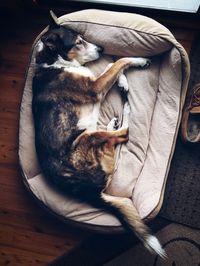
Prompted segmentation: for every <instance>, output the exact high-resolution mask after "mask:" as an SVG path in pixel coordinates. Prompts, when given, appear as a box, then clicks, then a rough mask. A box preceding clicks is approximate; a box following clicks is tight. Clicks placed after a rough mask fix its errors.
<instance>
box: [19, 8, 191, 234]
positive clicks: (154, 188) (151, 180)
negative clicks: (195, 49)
mask: <svg viewBox="0 0 200 266" xmlns="http://www.w3.org/2000/svg"><path fill="white" fill-rule="evenodd" d="M59 23H61V24H63V25H66V27H69V28H71V29H73V30H75V31H77V32H79V33H80V34H82V35H83V37H84V38H85V39H86V40H87V41H89V42H92V43H95V44H97V45H100V46H102V47H104V55H103V56H102V57H101V58H100V59H99V60H97V61H96V62H93V63H91V64H90V65H89V67H90V68H91V69H92V70H93V71H94V72H95V73H96V74H97V75H98V74H100V73H102V71H103V70H104V69H105V68H106V66H107V65H108V64H109V63H110V62H113V61H115V60H116V59H117V58H119V57H122V56H135V57H138V56H139V57H150V58H151V60H152V64H151V66H150V67H149V68H146V69H133V68H131V69H129V70H128V71H127V72H126V76H127V79H128V84H129V93H128V101H129V103H130V105H131V113H130V119H129V141H128V143H126V144H123V145H122V146H118V147H117V151H116V158H115V161H116V164H115V171H114V176H113V181H112V183H111V185H110V187H109V188H108V193H110V194H112V195H116V196H123V197H129V198H131V199H132V201H133V204H134V205H135V207H136V208H137V210H138V212H139V214H140V216H141V217H142V218H143V219H150V218H153V217H155V216H156V214H157V213H158V212H159V210H160V207H161V205H162V201H163V195H164V190H165V184H166V179H167V174H168V171H169V167H170V162H171V158H172V155H173V151H174V146H175V142H176V137H177V132H178V128H179V123H180V118H181V112H182V107H183V103H184V99H185V94H186V89H187V84H188V77H189V61H188V56H187V54H186V52H185V50H184V49H183V47H182V46H181V45H180V44H179V43H178V42H177V41H176V39H175V38H174V36H173V35H172V34H171V33H170V32H169V30H168V29H166V28H165V27H164V26H162V25H161V24H159V23H157V22H156V21H154V20H152V19H150V18H147V17H144V16H140V15H136V14H129V13H119V12H109V11H101V10H84V11H79V12H75V13H71V14H68V15H64V16H62V17H60V18H59ZM45 30H46V29H45ZM45 30H44V31H45ZM41 34H42V33H41ZM41 34H40V35H39V36H38V38H37V39H36V41H35V42H34V45H33V49H32V55H31V60H30V65H29V67H28V71H27V77H26V82H25V87H24V93H23V98H22V103H21V112H20V128H19V159H20V165H21V169H22V173H23V179H24V182H25V184H26V186H27V187H28V189H29V190H30V192H31V193H32V194H33V195H34V196H35V198H36V199H37V200H38V201H39V202H40V203H41V204H42V205H43V206H45V207H46V208H47V209H48V210H50V211H51V212H53V213H54V214H56V215H58V216H59V217H60V218H62V219H63V220H64V221H66V222H69V221H71V222H73V223H74V224H77V225H81V226H85V227H87V228H90V229H97V230H98V231H100V230H101V231H104V232H116V231H120V230H122V226H121V224H120V222H119V220H118V219H117V218H116V217H115V216H113V215H112V214H110V213H107V212H106V211H104V210H100V209H95V208H93V207H91V206H90V205H88V204H86V203H82V202H78V201H76V200H74V199H72V198H70V197H68V196H66V195H64V194H62V193H61V192H60V191H59V190H57V189H56V188H55V187H54V186H52V185H51V184H50V183H49V182H48V181H47V180H46V178H45V177H44V176H43V175H42V173H41V170H40V167H39V164H38V161H37V155H36V151H35V143H34V126H33V118H32V112H31V102H32V77H33V74H34V69H35V52H36V49H37V48H38V46H37V45H38V40H39V38H40V37H41ZM122 110H123V103H122V100H121V96H120V93H119V89H118V88H117V86H116V85H115V86H114V87H113V89H112V90H111V91H110V93H109V94H108V95H107V96H106V99H105V101H104V103H103V105H102V108H101V114H100V117H99V128H104V127H105V126H106V125H107V124H108V122H109V121H110V120H111V119H112V118H113V116H117V117H120V118H121V119H122Z"/></svg>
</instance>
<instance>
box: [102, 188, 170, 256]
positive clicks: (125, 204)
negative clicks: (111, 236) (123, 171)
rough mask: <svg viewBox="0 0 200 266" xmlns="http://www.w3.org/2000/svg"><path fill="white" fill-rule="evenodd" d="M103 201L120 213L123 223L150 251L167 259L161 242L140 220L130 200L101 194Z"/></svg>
mask: <svg viewBox="0 0 200 266" xmlns="http://www.w3.org/2000/svg"><path fill="white" fill-rule="evenodd" d="M101 199H102V200H103V201H104V202H105V203H106V204H108V205H110V206H112V207H113V208H114V209H115V210H116V211H117V212H118V213H119V215H120V216H121V219H122V222H124V223H125V224H126V226H128V227H129V229H130V230H131V231H133V232H134V233H135V234H136V235H137V237H138V238H139V239H140V240H141V241H142V242H143V244H144V246H145V247H146V248H147V249H148V250H150V251H151V252H152V253H155V254H158V255H159V256H160V257H162V258H166V257H167V255H166V252H165V250H164V249H163V248H162V246H161V244H160V242H159V241H158V239H157V238H156V237H155V236H153V235H152V234H151V232H150V229H149V228H148V226H147V225H146V224H145V223H144V222H143V220H142V219H141V218H140V216H139V213H138V212H137V210H136V208H135V207H134V205H133V203H132V201H131V200H130V199H128V198H123V197H115V196H111V195H108V194H106V193H101Z"/></svg>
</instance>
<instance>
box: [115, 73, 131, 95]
mask: <svg viewBox="0 0 200 266" xmlns="http://www.w3.org/2000/svg"><path fill="white" fill-rule="evenodd" d="M118 86H119V87H120V88H121V89H123V90H124V92H126V93H127V92H128V90H129V89H128V81H127V78H126V76H125V75H124V74H121V75H120V76H119V78H118Z"/></svg>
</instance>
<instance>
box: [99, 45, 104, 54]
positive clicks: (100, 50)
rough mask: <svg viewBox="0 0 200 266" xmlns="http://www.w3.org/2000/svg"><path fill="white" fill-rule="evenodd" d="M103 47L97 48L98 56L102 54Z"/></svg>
mask: <svg viewBox="0 0 200 266" xmlns="http://www.w3.org/2000/svg"><path fill="white" fill-rule="evenodd" d="M103 50H104V49H103V47H101V46H98V52H99V53H100V54H102V53H103Z"/></svg>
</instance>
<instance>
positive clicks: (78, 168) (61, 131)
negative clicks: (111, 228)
mask: <svg viewBox="0 0 200 266" xmlns="http://www.w3.org/2000/svg"><path fill="white" fill-rule="evenodd" d="M50 13H51V23H50V26H49V28H48V30H47V32H46V33H44V34H43V35H42V37H41V40H40V41H39V42H38V44H37V52H36V71H35V74H34V78H33V101H32V108H33V115H34V122H35V143H36V150H37V154H38V158H39V162H40V165H41V169H42V171H43V173H44V174H45V176H46V177H48V178H49V179H50V180H52V181H53V182H54V183H55V184H56V185H58V186H59V187H61V188H62V189H63V190H64V191H65V192H66V193H67V194H68V195H71V196H73V197H75V198H77V199H79V200H84V201H87V202H90V203H91V204H94V203H100V205H99V206H103V207H105V208H109V209H111V211H114V212H115V213H116V214H117V215H118V217H119V218H120V219H121V220H122V222H123V223H124V224H125V225H126V226H127V227H128V228H129V229H130V230H131V231H133V232H135V234H136V235H137V236H138V237H139V238H140V239H141V240H142V242H143V243H144V245H145V246H146V247H147V248H148V249H150V250H151V251H153V252H155V253H157V254H159V255H160V256H162V257H164V256H165V252H164V250H163V249H162V247H161V245H160V243H159V242H158V240H157V238H156V237H154V236H152V235H151V232H150V230H149V228H148V227H147V226H146V225H145V223H144V222H143V221H142V220H141V218H140V217H139V215H138V212H137V210H136V209H135V208H134V206H133V204H132V202H131V200H130V199H128V198H121V197H114V196H111V195H108V194H106V188H107V186H108V185H109V183H110V181H111V179H112V174H113V169H114V152H115V147H116V145H117V144H119V143H124V142H126V141H127V140H128V115H129V110H130V108H129V105H128V103H127V102H126V103H125V105H124V116H123V123H122V126H121V127H120V128H119V127H118V125H117V124H118V121H117V119H116V118H113V119H112V120H111V122H110V123H109V124H108V127H107V131H98V129H97V120H98V115H99V109H100V106H101V102H102V101H103V99H104V97H105V95H106V94H107V92H108V91H109V90H110V88H111V87H112V86H113V84H114V83H115V82H116V81H118V82H119V83H120V86H121V87H124V89H125V90H128V84H127V81H126V78H125V76H124V74H123V71H124V70H125V69H127V68H128V67H132V66H133V67H145V66H148V65H149V64H150V60H149V59H146V58H121V59H119V60H118V61H116V62H115V63H113V64H111V65H109V66H108V67H107V69H106V70H105V71H104V72H103V73H102V74H101V75H100V76H98V77H95V76H94V75H93V74H92V73H91V71H90V70H89V69H88V68H87V67H86V66H84V64H85V63H87V62H91V61H94V60H97V59H98V58H99V57H100V56H101V54H102V50H103V49H102V48H101V47H99V46H97V45H95V44H92V43H89V42H87V41H86V40H84V39H83V38H82V36H80V35H79V34H77V33H76V32H74V31H72V30H69V29H67V28H66V27H65V26H62V25H59V24H58V21H57V18H56V16H55V15H54V13H53V12H50Z"/></svg>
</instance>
